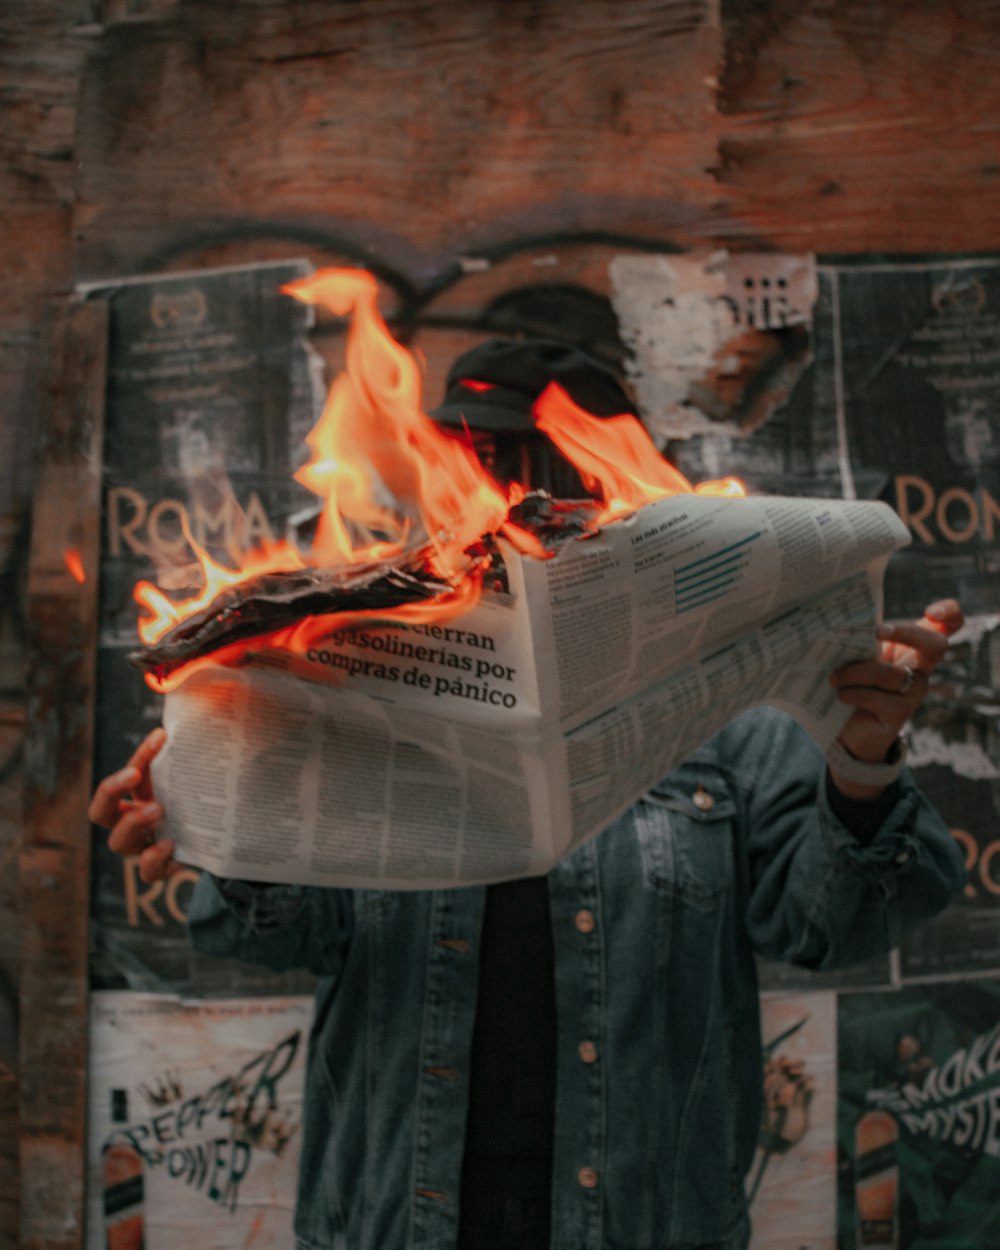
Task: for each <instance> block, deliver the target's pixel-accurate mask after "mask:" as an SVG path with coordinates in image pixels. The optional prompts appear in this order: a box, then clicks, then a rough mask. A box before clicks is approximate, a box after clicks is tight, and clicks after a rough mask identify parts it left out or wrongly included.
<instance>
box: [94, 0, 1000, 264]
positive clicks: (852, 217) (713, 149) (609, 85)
mask: <svg viewBox="0 0 1000 1250" xmlns="http://www.w3.org/2000/svg"><path fill="white" fill-rule="evenodd" d="M722 18H723V23H722V26H721V28H720V24H719V21H718V16H717V13H716V6H715V5H713V4H710V3H708V2H707V0H706V2H705V3H700V0H673V2H672V3H663V2H656V0H644V2H643V3H636V4H629V5H627V6H624V5H621V4H610V3H607V0H581V3H578V4H574V5H566V4H562V3H559V2H558V0H542V2H541V3H535V4H521V3H517V4H511V3H506V4H499V3H485V4H482V5H474V6H473V5H469V6H455V5H453V4H449V3H446V2H445V0H423V2H422V3H417V4H412V3H407V4H404V3H402V0H369V2H367V3H366V4H364V5H336V4H335V5H330V4H319V3H316V0H312V2H309V0H307V2H304V3H300V4H295V5H291V6H289V5H285V4H282V3H278V0H255V3H252V4H241V5H239V6H235V7H234V6H232V5H222V4H221V3H219V0H209V2H208V3H205V2H202V3H198V4H194V3H192V0H181V3H179V4H178V6H177V8H176V9H175V10H174V11H173V13H172V14H171V15H170V16H169V17H168V18H166V19H164V20H162V21H159V22H155V23H154V22H150V23H144V24H143V26H142V27H141V28H139V27H137V26H128V25H126V24H123V25H120V26H117V27H113V28H111V29H109V30H108V31H107V32H106V34H105V37H104V38H103V39H102V40H101V41H100V43H99V45H98V47H97V48H96V49H95V52H94V55H93V56H92V58H91V60H90V62H89V63H88V66H87V68H86V71H85V74H84V85H83V91H82V95H81V109H80V129H79V151H78V154H79V156H80V157H81V159H82V167H81V184H80V185H81V192H82V195H81V205H80V210H79V213H78V218H77V226H78V239H79V249H78V263H79V268H80V272H81V273H82V274H83V275H85V276H94V275H97V274H106V273H114V272H123V271H128V270H129V269H132V268H135V267H143V266H147V267H153V266H156V265H157V264H158V263H160V262H161V261H162V260H163V259H164V258H168V257H169V258H172V257H176V256H177V255H179V254H181V253H182V252H183V250H184V248H185V246H186V247H187V248H188V250H195V249H196V248H197V247H198V246H200V244H201V242H202V241H203V240H204V239H205V237H207V236H210V235H211V234H212V233H213V232H215V233H216V234H217V235H221V236H225V235H227V234H228V235H229V236H230V237H232V238H234V239H235V238H240V237H242V238H244V239H253V238H254V237H256V238H257V239H258V241H259V247H258V253H257V254H258V256H259V255H261V254H262V253H261V251H260V246H266V244H264V243H263V241H264V240H265V239H267V238H274V237H280V236H281V235H282V234H283V233H284V235H285V237H287V238H295V237H298V238H300V239H302V240H303V241H304V242H305V243H307V244H308V243H309V242H312V243H313V244H314V245H315V246H316V247H323V246H329V247H330V248H334V247H335V246H336V244H337V241H338V240H340V241H341V242H343V243H350V244H351V245H352V246H354V247H356V248H359V249H367V251H369V252H370V253H372V254H374V255H376V256H378V257H380V258H381V259H383V260H385V261H387V262H389V263H393V264H396V265H397V266H399V267H404V266H408V267H409V268H410V270H411V271H415V270H417V269H419V268H420V267H422V266H423V267H426V265H427V264H428V263H441V262H442V261H443V259H444V258H445V257H448V256H452V257H453V256H454V255H455V254H456V253H457V254H461V253H462V252H468V251H475V250H476V249H477V248H480V247H483V246H486V245H488V244H493V243H497V242H499V241H502V240H513V239H518V238H524V237H525V236H530V235H537V234H544V233H551V232H556V233H559V232H562V233H567V232H571V231H586V230H609V231H615V232H617V233H632V234H640V235H645V236H648V235H651V234H654V235H656V236H658V237H660V238H663V239H664V240H665V241H668V242H672V243H675V244H678V245H682V246H686V247H704V246H706V245H707V244H709V243H727V244H731V245H734V246H742V247H774V248H787V249H792V250H803V249H805V250H815V251H819V252H840V251H864V250H872V251H913V250H948V249H951V250H964V249H969V248H970V247H971V248H978V249H983V250H992V249H995V248H997V247H998V246H1000V176H998V174H997V161H996V158H995V146H996V125H997V118H998V104H1000V96H998V91H1000V86H998V76H997V75H996V73H995V72H994V69H995V67H994V53H993V49H994V48H995V47H996V43H997V38H998V37H1000V6H998V5H997V4H996V3H995V0H990V3H986V4H983V3H978V2H977V0H962V2H961V3H959V4H956V5H949V6H942V5H940V4H939V3H936V0H917V2H916V3H914V4H908V5H899V4H893V3H890V2H888V0H881V3H879V2H876V3H873V4H859V3H850V4H837V5H830V4H828V3H826V0H809V2H808V3H805V4H794V5H793V4H790V3H787V0H780V2H775V3H771V4H760V3H759V2H758V0H726V3H724V4H723V5H722ZM716 86H717V88H718V101H717V102H716ZM717 105H718V106H717Z"/></svg>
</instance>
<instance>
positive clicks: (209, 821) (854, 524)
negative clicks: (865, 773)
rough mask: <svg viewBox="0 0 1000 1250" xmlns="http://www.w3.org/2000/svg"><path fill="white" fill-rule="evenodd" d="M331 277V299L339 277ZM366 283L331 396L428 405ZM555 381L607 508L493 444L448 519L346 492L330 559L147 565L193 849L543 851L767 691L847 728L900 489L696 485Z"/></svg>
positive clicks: (261, 859)
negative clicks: (878, 492)
mask: <svg viewBox="0 0 1000 1250" xmlns="http://www.w3.org/2000/svg"><path fill="white" fill-rule="evenodd" d="M337 276H338V278H343V277H344V275H343V274H339V275H337ZM316 277H317V279H318V280H319V281H320V288H321V289H322V290H323V298H328V296H329V291H328V290H326V289H325V288H323V287H322V284H323V282H325V281H327V280H328V278H329V276H328V275H317V276H316ZM346 280H347V287H348V295H349V298H347V297H345V296H343V291H342V288H341V287H340V286H338V287H337V292H336V294H337V301H339V302H338V305H337V306H338V310H339V309H341V308H343V309H344V310H345V311H348V310H349V308H347V307H345V305H350V306H351V307H353V309H354V313H355V322H354V324H353V325H352V334H354V335H355V338H354V340H353V346H352V345H351V344H349V348H348V370H347V374H346V375H344V377H346V378H347V381H346V382H343V380H342V379H341V380H339V381H341V383H342V385H341V388H340V392H339V398H338V391H337V384H335V387H334V390H333V391H332V392H331V397H332V398H331V404H330V405H328V407H332V408H337V409H338V413H337V415H338V417H341V418H344V420H343V421H342V423H341V431H342V432H343V429H344V428H345V422H346V428H349V426H350V409H351V406H352V404H356V405H357V404H360V406H361V407H362V408H364V407H365V405H367V415H368V418H369V422H370V420H371V418H372V413H373V410H374V409H380V410H385V409H387V408H393V407H394V408H395V409H397V410H400V409H402V410H404V411H403V416H404V417H406V418H408V417H409V415H410V412H411V409H412V410H415V411H419V405H418V398H419V397H418V396H417V398H416V399H415V398H413V397H412V395H409V394H407V395H406V397H405V398H401V396H402V395H403V392H404V389H405V388H404V386H403V385H402V384H403V383H405V382H406V379H407V377H408V372H407V371H408V368H409V366H408V365H407V363H406V361H407V360H408V359H409V358H408V357H405V353H404V354H403V355H402V356H397V355H396V352H397V351H398V352H399V353H402V349H401V348H399V347H398V345H397V344H394V343H392V341H391V340H389V339H388V336H387V332H385V331H384V326H382V325H381V322H380V320H379V319H378V318H377V316H376V315H375V313H374V284H373V283H371V280H370V279H368V276H367V275H364V274H359V273H357V272H355V271H348V273H347V279H346ZM365 280H367V282H368V283H370V286H369V285H366V283H365ZM308 281H309V282H312V283H313V285H312V286H311V287H310V288H309V290H308V292H307V295H308V296H313V295H315V292H316V286H315V282H316V280H315V279H314V280H308ZM296 285H298V284H296ZM295 293H297V294H300V296H301V295H302V291H301V290H300V291H296V292H295ZM360 306H364V309H365V310H366V312H365V317H359V315H358V310H359V307H360ZM366 326H367V327H368V330H369V331H370V333H368V334H367V337H365V333H366V331H365V327H366ZM380 327H381V328H380ZM359 334H361V337H360V338H359V337H358V335H359ZM390 345H391V346H390ZM386 353H388V356H386ZM380 355H381V356H383V357H384V359H383V360H382V363H383V364H384V363H385V359H388V361H389V363H390V365H391V367H390V368H389V369H388V372H387V373H385V374H383V375H382V376H383V378H384V380H383V382H382V383H381V384H380V383H379V382H378V381H377V377H378V364H379V357H380ZM352 362H353V363H352ZM373 378H376V380H375V381H373ZM352 379H353V381H352ZM345 391H346V392H347V393H346V397H345ZM545 398H546V397H545V396H543V400H544V399H545ZM548 399H549V403H548V405H547V408H548V411H547V412H546V413H543V414H542V416H543V420H540V422H539V424H540V426H541V428H543V429H546V430H547V432H548V433H550V436H551V437H553V438H554V439H556V440H557V441H559V445H560V447H561V448H562V449H563V450H564V452H565V451H567V445H568V444H572V445H573V447H574V450H573V454H572V457H571V458H572V459H573V460H574V463H576V464H577V465H578V467H581V471H583V472H585V473H587V474H589V475H590V476H591V478H592V479H593V480H595V481H597V482H598V483H599V484H600V485H601V486H602V488H603V489H602V494H603V504H600V505H599V504H596V503H595V504H593V505H582V504H581V505H578V506H574V505H566V504H559V503H551V502H549V503H548V504H547V505H546V503H545V501H542V502H541V503H538V502H537V501H536V500H535V497H533V496H529V497H528V498H527V499H524V500H522V499H520V498H512V497H505V496H504V494H503V492H502V491H501V490H500V488H499V487H497V485H496V483H494V482H492V479H489V478H488V476H487V475H485V473H482V478H484V479H485V481H482V480H479V479H478V478H477V477H476V472H477V471H478V472H481V470H478V466H476V464H475V461H474V457H471V458H470V460H469V461H466V460H464V459H463V460H462V461H461V463H460V464H459V474H460V475H465V476H466V478H467V483H466V488H465V493H464V494H462V493H460V492H457V491H455V490H454V489H453V488H452V487H451V486H448V489H447V490H443V489H438V496H437V503H439V504H440V503H441V502H442V500H443V504H444V507H445V511H446V514H447V515H445V517H444V519H442V517H441V516H440V515H438V516H436V517H435V518H433V519H431V520H428V518H427V516H426V514H425V508H426V507H427V506H428V505H427V499H426V491H425V492H423V493H420V497H419V508H420V514H421V523H420V526H418V527H417V529H418V532H420V533H422V535H423V536H424V540H425V541H424V542H423V543H422V544H415V543H413V542H412V539H411V538H410V533H411V531H410V529H409V525H410V524H411V522H410V521H407V522H406V523H405V524H402V525H401V526H400V527H399V531H398V534H397V538H396V540H395V541H386V539H385V535H386V533H387V532H389V533H390V538H391V525H390V521H391V518H387V517H386V516H384V515H382V514H380V515H379V516H378V517H375V518H374V520H373V519H372V518H373V516H374V512H373V505H372V503H371V500H370V498H368V497H366V498H365V500H364V502H363V503H362V504H361V505H360V506H355V508H354V511H353V513H347V514H346V515H348V516H350V517H351V519H352V522H353V526H352V524H345V523H344V517H345V508H344V504H343V496H341V498H340V499H339V501H338V503H337V507H336V516H335V517H333V518H332V519H331V517H330V516H328V514H327V513H324V526H325V531H326V532H325V535H324V533H323V526H321V533H320V537H319V540H318V547H319V548H320V549H321V550H322V548H323V543H324V542H326V543H329V542H330V541H331V535H333V536H334V537H336V539H337V541H338V542H339V543H340V549H339V551H337V552H335V553H334V554H333V555H331V553H330V552H329V550H326V551H325V552H323V553H322V554H321V556H320V557H319V559H314V560H313V561H312V562H311V565H307V562H305V561H303V560H302V559H301V558H300V557H299V556H298V553H294V552H292V553H291V554H290V553H289V551H288V550H282V551H280V552H271V553H264V554H263V555H259V556H257V557H255V560H254V562H252V563H250V564H248V566H247V567H246V568H244V569H242V570H240V571H239V572H238V573H235V572H233V571H228V570H217V569H216V570H215V572H216V573H217V575H218V577H217V580H216V582H215V584H212V582H211V578H210V577H209V575H210V574H211V573H212V572H213V570H212V569H211V568H210V567H209V564H210V562H208V561H207V558H205V560H204V561H203V562H204V564H205V568H206V579H207V584H206V592H205V594H204V595H202V596H200V597H199V599H198V600H197V601H192V602H190V603H188V604H182V605H177V604H171V603H170V602H169V601H168V600H166V598H165V596H162V595H161V594H160V593H159V592H158V591H156V590H155V588H152V587H149V586H148V585H145V586H142V587H140V588H138V590H137V597H138V598H140V601H141V602H143V604H144V605H145V606H146V607H147V610H148V613H149V615H148V617H147V621H146V633H145V635H144V637H145V641H146V644H147V647H146V651H145V652H144V653H142V654H141V655H140V657H139V662H140V663H141V665H142V667H144V668H146V670H147V673H148V674H149V677H148V679H149V680H150V681H151V684H154V685H155V686H156V687H157V688H159V689H164V690H169V691H170V693H169V694H168V697H167V700H166V709H165V718H164V723H165V725H166V728H167V732H168V743H167V747H166V749H165V751H164V752H163V754H162V755H161V756H160V758H159V759H158V760H157V762H156V766H155V776H154V780H155V784H156V788H157V792H158V794H159V796H160V797H161V799H162V800H163V802H164V805H165V807H166V810H167V819H166V822H165V827H164V830H163V832H164V833H165V834H166V836H169V837H172V838H173V839H174V840H175V842H176V844H177V854H178V858H180V859H182V860H184V861H185V862H188V863H192V864H195V865H197V866H200V867H203V868H206V869H209V870H210V871H212V872H214V873H217V874H219V875H222V876H231V877H240V878H244V879H248V880H260V881H271V882H283V883H292V884H295V883H301V884H316V885H324V886H334V885H337V886H349V887H363V888H390V889H418V888H431V887H439V886H458V885H469V884H474V883H482V882H489V881H496V880H503V879H509V878H514V877H519V876H529V875H535V874H539V873H544V872H546V871H547V870H548V869H550V868H551V867H552V866H553V865H554V864H555V863H556V862H558V861H559V860H560V859H562V858H563V857H564V856H566V855H567V854H569V853H570V852H571V851H572V850H573V849H574V848H576V847H577V846H579V845H580V844H581V843H583V842H584V841H586V840H587V839H588V838H590V837H592V836H593V835H594V834H596V833H598V832H599V831H600V830H601V829H602V828H604V827H605V826H606V825H607V824H608V823H609V822H610V821H611V820H613V819H614V818H615V817H616V816H617V815H618V814H619V813H621V812H622V811H623V810H625V809H626V808H627V807H628V806H629V805H630V804H631V803H632V802H634V801H635V799H636V798H638V797H639V796H640V795H641V794H642V793H643V792H644V791H645V790H646V789H648V788H649V786H650V785H651V784H653V783H655V782H656V781H657V780H659V779H660V778H661V777H663V776H664V775H665V774H666V773H667V772H668V771H670V769H671V768H672V767H674V766H675V765H676V764H678V763H679V762H681V761H682V760H683V759H684V758H685V757H686V756H688V755H690V754H691V752H692V751H693V750H695V749H696V748H697V747H698V746H699V745H700V744H701V743H702V742H704V741H705V740H706V739H707V738H708V737H710V736H711V735H712V734H713V733H715V732H716V731H717V730H719V729H721V728H722V727H723V726H724V725H725V724H726V723H727V722H728V721H729V720H731V719H732V718H733V717H734V716H736V715H737V714H738V713H739V712H741V711H742V710H744V709H746V708H749V707H752V706H754V705H757V704H768V705H771V706H775V707H779V708H783V709H785V710H787V711H788V712H790V713H791V714H792V715H793V716H795V717H796V718H797V719H798V720H799V721H800V722H801V723H802V724H803V725H804V726H805V728H806V729H807V730H808V731H809V732H810V733H811V734H812V735H813V736H814V738H815V739H816V740H817V742H819V743H820V744H821V745H825V744H827V743H828V742H829V741H830V740H831V739H832V738H833V737H834V735H835V734H836V733H837V731H838V730H839V728H840V727H841V725H842V724H843V722H844V720H846V718H847V716H848V715H849V709H847V708H846V707H844V706H843V705H842V704H840V703H839V702H838V701H837V700H836V698H835V695H834V692H833V690H832V688H831V687H830V685H829V682H828V675H829V673H830V672H831V670H832V669H834V668H836V667H837V666H839V665H840V664H843V663H845V662H847V661H849V660H853V659H857V658H859V657H861V656H864V655H869V654H871V653H872V652H873V650H874V646H875V644H874V627H875V623H876V620H877V619H878V616H879V613H880V605H881V581H882V573H883V571H884V567H885V564H886V561H887V560H888V558H889V555H890V554H891V553H892V552H893V551H894V550H896V549H897V548H898V547H900V546H902V545H904V544H905V543H906V542H907V541H908V535H907V531H906V529H905V527H904V526H903V525H902V523H901V522H900V521H899V520H898V518H897V517H896V516H895V514H894V513H893V512H892V511H891V509H889V508H888V507H886V506H885V505H882V504H877V503H875V504H872V503H857V502H842V501H835V500H809V499H787V498H776V497H755V498H733V497H730V496H731V495H732V489H731V484H729V483H724V484H719V485H717V486H712V487H710V488H709V489H708V491H707V492H705V491H704V488H702V489H701V490H700V491H699V493H695V491H693V490H692V488H691V487H690V486H689V485H688V484H687V483H685V482H684V480H683V479H682V478H680V475H679V474H676V473H675V471H674V470H672V469H671V468H670V467H669V466H668V465H666V464H665V462H663V461H662V460H660V459H659V458H658V457H657V454H656V452H655V449H654V448H652V444H649V445H648V449H644V448H643V446H640V445H639V444H638V443H636V444H635V445H630V447H629V452H628V455H627V456H624V457H622V456H618V457H617V465H616V467H615V468H614V470H612V468H611V467H609V465H608V464H607V463H606V461H607V460H608V457H609V455H610V453H609V452H607V451H606V450H602V449H601V446H600V443H599V439H600V438H605V437H608V436H611V437H615V438H617V437H618V434H616V433H615V432H614V423H615V422H620V421H622V418H611V419H608V420H605V421H603V422H596V421H593V419H591V418H587V416H586V414H581V413H579V412H575V413H574V412H568V411H567V404H568V403H569V401H568V399H567V397H566V396H565V395H555V396H550V397H548ZM539 402H540V405H541V402H542V401H539ZM345 412H346V413H347V416H346V418H345V417H344V414H345ZM423 421H424V422H425V423H426V425H427V426H429V427H430V428H431V431H432V432H433V426H432V425H431V423H430V422H429V421H427V419H426V418H423ZM417 424H418V426H419V423H417ZM633 424H636V423H634V422H633ZM594 427H599V428H594ZM419 428H420V431H421V433H423V432H424V431H423V427H422V426H420V427H419ZM620 433H621V431H619V434H620ZM628 437H631V434H629V435H628ZM332 438H333V436H332V435H331V434H330V433H329V431H328V430H327V431H326V432H325V433H324V432H321V433H320V434H316V432H314V436H313V437H312V439H311V441H312V442H313V447H314V461H313V463H312V464H311V465H310V466H308V467H307V470H306V473H307V476H308V475H311V476H312V477H315V475H316V473H317V472H318V469H319V466H321V465H326V466H327V468H331V467H332V469H333V471H334V472H335V473H342V472H343V471H344V466H345V465H346V464H347V463H348V462H349V461H352V460H354V459H356V458H357V454H358V453H357V451H356V449H355V450H354V453H353V455H352V456H348V455H347V454H346V453H345V451H344V449H343V446H342V445H337V446H334V445H333V443H332V442H331V441H330V440H331V439H332ZM560 440H561V441H560ZM408 441H409V442H410V443H413V442H414V436H413V435H412V434H411V435H410V436H409V438H408ZM647 442H648V440H647ZM451 445H452V446H456V447H459V448H461V444H458V443H455V442H452V444H451ZM595 448H596V451H595ZM461 450H462V451H463V452H464V450H465V449H464V448H461ZM647 450H648V451H649V452H650V453H651V455H649V456H648V457H647ZM364 454H365V456H367V457H368V458H369V459H370V458H371V451H370V449H368V450H366V451H365V453H364ZM438 454H439V449H438V448H437V444H436V443H433V442H432V443H431V445H430V451H429V452H427V450H426V448H424V447H423V446H422V447H421V451H420V457H421V458H423V459H427V460H430V461H432V462H433V461H435V458H436V457H438ZM446 454H450V452H448V453H446ZM567 454H569V453H568V452H567ZM588 457H589V458H588ZM390 461H391V457H390ZM390 461H387V460H386V458H384V457H383V458H382V459H380V460H378V461H377V465H378V471H379V474H380V475H381V477H382V480H383V482H385V483H386V484H387V485H388V486H389V488H390V491H391V493H393V494H394V495H395V496H396V497H397V498H404V499H405V498H406V493H405V491H403V490H402V489H401V487H400V481H402V480H403V479H404V478H406V477H407V475H411V474H412V473H413V472H416V470H413V469H411V468H410V467H409V466H406V467H405V468H400V464H399V462H398V461H391V462H390ZM622 466H624V468H623V467H622ZM424 467H426V466H424ZM419 471H420V472H423V468H420V470H419ZM623 475H624V478H627V479H628V480H627V481H623V480H620V478H622V476H623ZM675 478H676V479H679V482H680V484H678V483H677V482H675V480H674V479H675ZM650 479H651V482H650ZM637 482H638V483H639V485H640V486H641V487H642V491H643V493H641V494H637V489H638V488H637V485H636V483H637ZM609 483H611V485H610V486H609ZM352 489H354V487H353V486H352ZM429 489H430V492H431V493H432V494H433V493H434V491H435V489H437V488H435V487H433V486H431V487H430V488H429ZM449 492H450V493H449ZM677 492H681V493H677ZM318 493H323V491H318ZM326 493H327V495H328V497H329V495H330V490H329V488H328V487H327V488H326ZM474 504H475V505H476V506H473V505H474ZM546 509H548V510H546ZM359 513H364V514H365V515H364V521H365V528H366V529H367V531H368V533H369V534H371V533H377V534H378V535H379V537H378V538H377V540H373V541H371V542H370V543H367V544H366V545H358V544H357V543H356V542H354V540H353V538H352V535H356V533H357V531H358V516H359ZM338 526H339V530H338ZM335 531H336V533H335ZM331 568H332V569H333V571H332V572H331ZM226 586H228V587H229V588H230V589H228V590H226V589H225V587H226ZM150 622H153V624H152V625H150Z"/></svg>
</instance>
